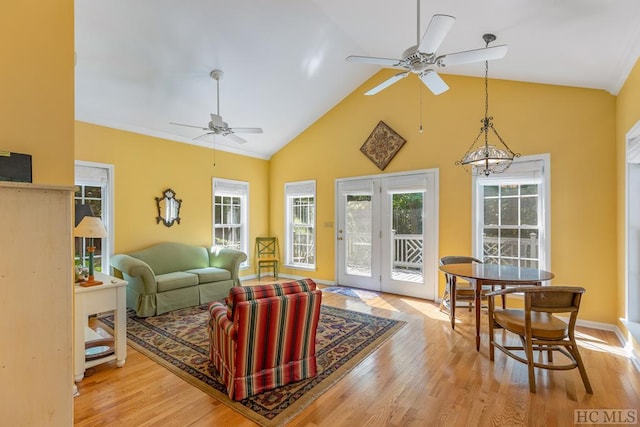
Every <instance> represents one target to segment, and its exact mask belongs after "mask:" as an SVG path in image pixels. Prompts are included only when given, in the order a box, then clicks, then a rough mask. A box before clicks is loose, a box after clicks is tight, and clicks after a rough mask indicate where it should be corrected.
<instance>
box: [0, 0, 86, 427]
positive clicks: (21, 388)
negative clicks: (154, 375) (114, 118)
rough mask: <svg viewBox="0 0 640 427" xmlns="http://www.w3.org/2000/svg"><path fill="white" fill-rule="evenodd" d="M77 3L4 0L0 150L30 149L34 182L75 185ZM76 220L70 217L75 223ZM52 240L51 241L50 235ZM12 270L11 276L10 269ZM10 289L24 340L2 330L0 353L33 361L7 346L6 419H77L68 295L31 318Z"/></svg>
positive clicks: (7, 300)
mask: <svg viewBox="0 0 640 427" xmlns="http://www.w3.org/2000/svg"><path fill="white" fill-rule="evenodd" d="M73 5H74V3H73V1H72V0H59V1H44V2H43V1H37V0H20V1H4V2H2V7H1V12H0V40H2V41H1V42H0V46H1V47H0V151H12V152H18V153H25V154H30V155H31V156H32V176H33V182H34V183H36V184H46V185H55V186H60V185H62V186H71V185H73V121H74V92H73V91H74V84H73V25H74V22H73ZM14 208H15V207H14V206H7V201H6V200H2V199H0V209H3V210H11V209H14ZM71 221H72V219H71V218H69V225H71ZM2 227H5V228H6V227H12V224H2ZM3 236H11V233H8V234H7V233H3ZM40 237H41V236H33V238H30V236H23V238H24V239H25V240H26V241H32V242H33V244H34V245H41V244H42V239H40ZM45 239H46V236H45ZM46 244H47V247H49V246H50V245H51V242H49V241H47V242H46ZM11 245H13V242H12V239H11V238H9V239H8V240H7V239H4V240H3V239H0V251H1V252H2V256H3V257H11V256H12V255H13V254H12V247H11ZM18 246H19V245H18ZM54 246H55V247H53V248H50V249H51V250H55V251H58V252H57V254H58V255H60V254H61V257H62V259H64V258H66V259H67V261H68V264H67V265H68V268H69V274H68V276H67V277H71V268H72V265H73V252H72V249H71V248H72V240H71V236H70V235H69V237H68V239H67V240H66V241H64V239H63V240H60V241H57V242H55V245H54ZM13 249H15V248H13ZM65 252H66V255H65ZM59 258H60V257H56V258H54V259H59ZM22 261H23V262H24V261H25V260H24V259H22ZM31 261H32V262H33V263H36V264H40V265H50V264H51V262H47V260H40V259H33V260H31ZM43 262H44V264H42V263H43ZM63 266H64V262H63V263H62V264H61V265H55V266H54V267H53V268H57V269H60V268H64V267H63ZM53 268H52V269H53ZM29 271H30V273H29V274H30V276H31V277H32V278H33V277H40V274H39V270H38V268H36V267H33V268H32V267H29ZM2 274H3V275H4V274H5V271H3V272H2ZM62 276H63V277H64V276H65V275H62ZM7 277H11V274H9V276H7ZM51 277H52V278H56V277H60V274H53V275H52V276H51ZM13 285H14V286H15V287H16V288H19V287H20V286H29V287H32V289H31V292H36V291H35V290H33V286H37V287H40V288H42V289H43V295H45V294H46V295H50V294H51V292H49V291H44V288H47V289H50V288H51V287H52V286H55V287H64V286H65V285H66V286H69V287H71V286H72V284H71V283H67V284H65V283H55V282H54V283H50V282H49V283H47V281H40V282H39V283H37V284H34V283H33V279H31V278H29V279H26V280H25V281H22V282H20V283H14V284H13ZM59 289H64V288H59ZM70 294H71V291H70V289H69V293H68V294H67V295H69V297H70ZM11 295H12V294H11V292H9V293H8V294H7V293H6V292H5V293H4V295H3V297H2V301H1V302H0V305H2V310H3V321H5V320H4V319H11V322H12V324H14V325H16V328H19V329H20V333H19V335H20V339H22V340H23V342H21V343H20V342H7V339H10V338H11V337H10V336H9V337H7V336H2V337H0V346H2V350H0V353H5V354H6V352H8V351H10V352H12V353H16V354H14V355H13V356H16V355H17V356H16V357H18V358H20V357H22V359H24V360H25V361H26V360H29V361H31V362H32V363H31V368H30V369H26V370H21V369H19V368H20V367H19V366H17V368H18V371H19V372H16V370H15V369H14V368H16V365H15V364H12V363H10V361H11V360H12V358H11V357H9V358H5V354H2V356H0V357H1V358H2V359H3V360H2V363H1V364H2V368H1V370H2V371H3V372H2V374H1V375H0V377H1V378H0V384H2V385H0V387H2V388H3V393H2V398H1V399H0V400H1V403H0V416H1V417H2V421H0V424H3V425H20V424H30V425H71V424H72V423H73V402H72V397H71V386H72V384H73V383H72V381H73V380H72V367H71V332H72V331H71V328H70V326H71V324H72V322H71V312H69V313H67V314H65V315H63V316H58V315H57V314H59V313H60V310H58V309H57V308H55V307H63V306H64V305H66V306H67V307H69V306H70V301H63V300H57V301H56V304H52V307H42V306H38V304H37V301H32V303H33V304H34V306H33V308H34V309H33V310H29V313H28V318H26V317H25V314H26V312H25V301H24V297H25V296H26V295H28V293H27V294H25V295H23V296H22V299H21V300H16V299H15V298H11ZM56 295H64V292H61V291H60V292H56ZM61 298H64V297H61ZM54 306H55V307H54ZM63 308H64V307H63ZM63 311H64V310H63ZM52 314H53V316H52ZM33 325H37V328H38V329H39V330H38V331H36V332H34V331H32V330H31V329H30V327H32V326H33ZM47 333H48V334H50V335H51V336H57V337H59V339H58V340H57V342H56V344H55V348H53V347H52V348H50V349H49V350H50V351H51V353H56V356H55V357H52V358H51V359H47V358H46V356H47V355H46V354H45V353H43V352H41V351H33V348H34V347H35V346H37V345H38V343H40V344H42V342H40V341H39V339H40V336H41V335H43V334H47ZM44 344H46V343H44ZM65 355H67V356H68V357H67V359H68V360H69V362H68V363H67V364H59V363H56V361H57V360H58V359H60V357H61V356H62V357H64V356H65ZM43 356H44V357H43ZM7 361H9V363H7ZM49 362H53V364H51V363H49ZM5 391H6V393H5ZM7 396H8V398H7ZM25 397H27V398H25Z"/></svg>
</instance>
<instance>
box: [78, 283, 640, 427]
mask: <svg viewBox="0 0 640 427" xmlns="http://www.w3.org/2000/svg"><path fill="white" fill-rule="evenodd" d="M266 281H268V278H267V279H265V278H263V282H264V283H266ZM254 283H255V282H254ZM323 303H324V304H327V305H332V306H336V307H342V308H347V309H350V310H356V311H362V312H366V313H370V314H373V315H377V316H382V317H390V318H394V319H399V320H404V321H406V322H408V323H407V325H406V326H405V327H404V328H402V329H401V330H400V331H399V332H398V333H396V334H395V335H394V336H393V337H392V338H391V339H390V340H388V341H387V342H386V343H385V344H384V345H383V346H382V347H380V348H379V349H378V350H377V351H376V352H374V353H373V354H372V355H371V356H369V357H368V358H367V359H365V360H364V361H363V362H362V363H361V364H360V365H358V366H357V367H355V368H354V369H353V370H352V371H351V372H350V373H349V374H348V375H347V376H345V377H344V378H342V379H341V380H340V381H339V382H338V383H337V384H336V385H335V386H333V387H332V388H330V389H329V390H328V391H327V392H326V393H325V394H323V395H322V396H320V398H318V399H317V400H316V401H315V402H314V403H312V404H311V405H310V406H309V407H307V408H306V409H305V410H304V411H303V412H301V413H300V414H299V415H298V416H297V417H296V418H295V419H294V420H293V421H292V422H291V423H289V425H290V426H349V427H355V426H414V425H415V426H425V425H428V426H432V425H433V426H436V425H443V426H471V425H491V426H517V425H530V426H571V425H573V417H574V410H575V409H635V408H640V374H639V373H638V371H637V370H636V369H635V368H634V366H633V365H632V363H631V361H630V360H629V359H628V358H627V355H626V354H625V352H624V350H623V349H622V348H621V346H620V343H619V342H618V340H617V338H616V336H615V335H614V334H613V333H612V332H607V331H601V330H594V329H586V328H579V332H580V334H579V338H580V340H579V341H580V344H581V354H582V356H583V359H584V362H585V365H586V367H587V372H588V374H589V378H590V380H591V384H592V386H593V390H594V394H593V395H588V394H586V392H585V391H584V387H583V385H582V382H581V380H580V375H579V374H578V372H577V370H571V371H546V370H539V371H537V373H536V382H537V393H536V394H531V393H529V389H528V385H527V370H526V366H525V365H522V364H520V363H519V362H516V361H514V360H513V359H511V358H508V357H506V356H505V355H504V354H502V353H500V352H496V360H495V362H494V363H491V362H490V361H489V356H488V344H487V327H486V324H485V325H483V328H482V329H483V331H484V334H483V336H482V345H481V347H480V352H476V350H475V344H474V334H475V329H474V326H473V317H472V314H471V313H469V312H467V310H465V309H458V310H457V311H456V314H457V315H458V318H459V323H458V324H457V325H456V329H455V331H454V330H452V329H451V326H450V324H449V321H448V317H447V315H445V314H443V313H441V312H440V311H439V309H438V306H437V305H436V304H434V303H432V302H429V301H423V300H419V299H415V298H408V297H400V296H397V295H389V294H382V295H381V296H380V297H378V298H374V299H370V300H366V301H361V300H359V299H355V298H349V297H344V296H342V295H338V294H334V293H328V292H325V293H324V294H323ZM127 351H128V353H127V361H126V364H125V366H124V367H123V368H116V367H115V363H106V364H103V365H99V366H97V367H95V368H92V369H90V370H88V371H87V373H86V374H87V376H86V377H85V378H84V380H83V381H82V382H80V383H79V384H78V388H79V391H80V395H79V396H78V397H76V398H75V399H74V403H75V410H74V413H75V425H77V426H103V425H104V426H107V425H109V426H114V425H117V426H143V425H149V426H152V425H162V426H213V425H216V426H253V425H255V424H254V423H253V422H251V421H249V420H247V419H246V418H244V417H242V416H241V415H239V414H238V413H237V412H235V411H233V410H232V409H230V408H228V407H227V406H225V405H224V404H223V403H220V402H219V401H217V400H216V399H214V398H212V397H209V396H208V395H207V394H205V393H204V392H202V391H200V390H199V389H197V388H195V387H192V386H190V385H188V384H187V383H186V382H184V381H182V380H181V379H179V378H178V377H177V376H175V375H173V374H171V373H170V372H169V371H167V370H165V369H164V368H162V367H160V366H159V365H157V364H155V363H154V362H152V361H151V360H150V359H148V358H147V357H145V356H143V355H142V354H140V353H138V352H137V351H135V350H133V349H132V348H131V347H129V348H128V350H127Z"/></svg>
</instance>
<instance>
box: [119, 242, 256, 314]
mask: <svg viewBox="0 0 640 427" xmlns="http://www.w3.org/2000/svg"><path fill="white" fill-rule="evenodd" d="M246 259H247V255H246V254H245V253H244V252H241V251H237V250H233V249H226V248H213V249H211V250H209V249H207V248H205V247H202V246H192V245H186V244H183V243H171V242H167V243H159V244H156V245H154V246H151V247H148V248H146V249H143V250H140V251H137V252H131V253H129V254H117V255H114V256H113V257H111V260H110V262H111V267H112V274H113V275H114V276H116V277H119V278H121V279H124V280H126V281H127V307H128V308H131V309H133V310H135V312H136V315H137V316H138V317H149V316H156V315H158V314H162V313H166V312H167V311H171V310H177V309H179V308H184V307H191V306H195V305H199V304H205V303H207V302H210V301H215V300H219V299H221V298H224V297H226V296H227V295H228V294H229V289H231V288H232V287H233V286H240V279H239V277H238V271H239V269H240V264H241V263H242V262H243V261H245V260H246Z"/></svg>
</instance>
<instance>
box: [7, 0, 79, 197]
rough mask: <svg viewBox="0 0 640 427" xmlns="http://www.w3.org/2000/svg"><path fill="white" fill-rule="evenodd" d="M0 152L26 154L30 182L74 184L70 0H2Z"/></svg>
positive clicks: (71, 5)
mask: <svg viewBox="0 0 640 427" xmlns="http://www.w3.org/2000/svg"><path fill="white" fill-rule="evenodd" d="M0 39H2V49H1V50H0V52H2V53H1V54H0V118H1V123H2V125H1V126H0V151H12V152H17V153H24V154H31V156H32V174H33V182H34V183H38V184H52V185H73V120H74V99H73V98H74V92H73V91H74V87H73V1H71V0H63V1H54V2H51V1H50V2H41V1H36V0H21V1H9V2H3V4H2V13H0Z"/></svg>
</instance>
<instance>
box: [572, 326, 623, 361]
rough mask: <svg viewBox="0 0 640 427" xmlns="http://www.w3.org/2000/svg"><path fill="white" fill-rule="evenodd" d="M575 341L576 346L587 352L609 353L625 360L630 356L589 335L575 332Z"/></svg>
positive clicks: (616, 347)
mask: <svg viewBox="0 0 640 427" xmlns="http://www.w3.org/2000/svg"><path fill="white" fill-rule="evenodd" d="M576 341H577V342H578V346H580V347H583V348H585V349H588V350H593V351H599V352H604V353H610V354H613V355H615V356H621V357H624V358H625V359H630V358H631V354H629V352H628V351H627V350H626V349H624V348H622V347H620V346H613V345H610V344H607V343H606V342H604V341H602V340H601V339H599V338H596V337H594V336H591V335H589V334H586V333H584V332H579V331H576Z"/></svg>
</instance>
